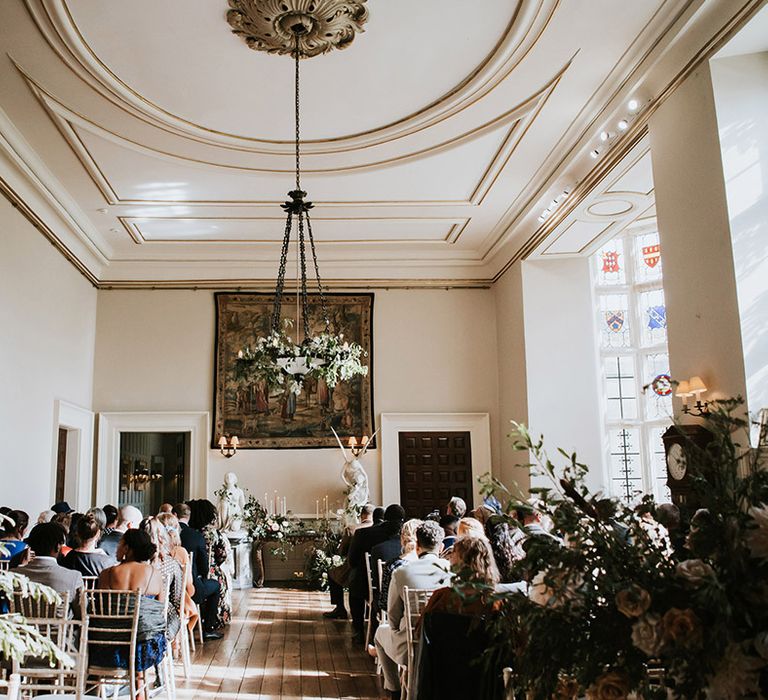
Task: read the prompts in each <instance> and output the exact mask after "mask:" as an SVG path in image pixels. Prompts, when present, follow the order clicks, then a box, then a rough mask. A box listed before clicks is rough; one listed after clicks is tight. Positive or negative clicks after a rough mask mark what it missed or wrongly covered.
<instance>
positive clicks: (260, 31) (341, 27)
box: [227, 0, 368, 58]
mask: <svg viewBox="0 0 768 700" xmlns="http://www.w3.org/2000/svg"><path fill="white" fill-rule="evenodd" d="M365 2H366V0H356V1H355V0H229V6H230V7H231V8H232V9H231V10H229V11H228V12H227V22H229V24H230V26H231V27H232V32H233V33H235V34H237V35H238V36H241V37H242V38H243V40H244V41H245V43H246V44H248V46H249V47H250V48H252V49H254V50H255V51H266V52H268V53H279V54H292V53H293V52H294V51H295V41H296V40H295V34H294V30H293V27H294V26H295V25H297V24H300V25H302V26H303V27H304V32H303V34H301V36H300V37H299V49H300V51H301V55H302V57H306V58H311V57H312V56H319V55H320V54H323V53H328V52H329V51H332V50H333V49H345V48H346V47H347V46H349V45H350V44H351V43H352V40H353V39H354V38H355V32H362V31H364V30H363V25H364V24H365V23H366V22H367V21H368V8H367V7H366V6H365Z"/></svg>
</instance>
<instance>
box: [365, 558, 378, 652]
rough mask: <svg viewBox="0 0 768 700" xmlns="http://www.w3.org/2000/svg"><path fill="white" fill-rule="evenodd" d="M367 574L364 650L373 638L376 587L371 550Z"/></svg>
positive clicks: (366, 561) (366, 564) (366, 565)
mask: <svg viewBox="0 0 768 700" xmlns="http://www.w3.org/2000/svg"><path fill="white" fill-rule="evenodd" d="M365 575H366V578H367V580H368V598H367V599H366V601H365V607H364V608H363V622H364V623H365V638H364V639H363V651H366V650H367V649H368V642H369V640H370V639H371V629H372V627H373V610H374V597H375V595H376V589H375V588H374V586H373V580H372V577H371V555H370V553H369V552H366V553H365Z"/></svg>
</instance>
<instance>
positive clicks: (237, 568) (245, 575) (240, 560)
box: [227, 535, 253, 590]
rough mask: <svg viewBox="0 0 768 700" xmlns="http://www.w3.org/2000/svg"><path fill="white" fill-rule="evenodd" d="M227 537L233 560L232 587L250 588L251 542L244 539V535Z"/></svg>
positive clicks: (251, 581) (251, 575) (251, 570)
mask: <svg viewBox="0 0 768 700" xmlns="http://www.w3.org/2000/svg"><path fill="white" fill-rule="evenodd" d="M227 539H228V540H229V544H230V545H231V547H232V558H233V560H234V566H233V569H234V572H233V574H232V588H234V589H236V590H240V589H243V588H250V587H251V586H252V585H253V569H252V568H251V543H250V542H249V541H248V540H247V539H246V536H245V535H228V536H227Z"/></svg>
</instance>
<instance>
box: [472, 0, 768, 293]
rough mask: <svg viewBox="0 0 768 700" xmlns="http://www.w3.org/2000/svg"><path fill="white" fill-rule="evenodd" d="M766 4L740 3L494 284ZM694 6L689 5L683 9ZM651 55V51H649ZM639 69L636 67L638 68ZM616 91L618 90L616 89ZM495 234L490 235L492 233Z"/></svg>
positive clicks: (491, 254)
mask: <svg viewBox="0 0 768 700" xmlns="http://www.w3.org/2000/svg"><path fill="white" fill-rule="evenodd" d="M764 4H765V0H747V1H746V2H743V3H742V4H741V5H740V6H739V7H738V9H736V10H735V11H734V12H733V14H731V15H730V17H729V18H728V20H727V21H726V22H725V23H724V24H722V25H721V26H720V27H719V28H718V30H717V31H716V32H714V34H712V35H711V36H710V37H709V39H708V40H707V41H706V42H705V44H704V45H703V46H701V47H700V48H699V49H698V50H697V51H696V52H695V53H694V55H693V56H692V57H691V58H690V60H689V61H688V62H687V63H686V64H685V65H684V66H683V67H682V68H681V69H679V70H678V71H676V72H675V74H674V75H673V77H672V78H671V79H670V80H669V81H668V82H667V83H666V85H664V87H663V89H662V90H660V91H659V94H658V95H657V96H656V97H655V98H653V99H652V100H651V102H650V103H649V104H648V105H647V107H645V109H644V110H643V111H642V112H641V113H640V114H639V115H638V117H637V118H636V119H635V121H634V122H632V124H631V125H630V127H629V129H628V130H627V131H626V132H625V133H624V136H622V139H621V141H620V142H619V143H618V144H616V145H615V146H614V147H613V148H612V149H611V150H610V151H609V153H608V154H606V156H605V157H604V158H602V159H601V160H600V161H599V162H598V163H597V164H596V165H595V166H594V167H593V168H592V169H591V170H590V171H589V172H588V173H587V175H586V176H585V177H584V179H582V180H581V181H580V182H579V184H578V186H577V188H576V190H574V191H573V192H572V193H571V195H570V196H569V197H568V199H567V200H566V202H565V206H562V207H560V208H559V209H558V210H557V212H556V213H555V214H554V215H553V216H551V217H550V218H549V219H547V221H546V222H544V223H543V224H542V225H541V226H538V227H537V228H536V230H535V231H534V232H533V234H532V235H531V236H530V237H529V238H528V239H527V240H526V241H525V242H524V243H523V244H522V245H520V246H519V247H518V248H517V250H516V251H515V253H514V254H513V255H512V256H511V257H509V258H508V259H507V261H506V262H505V263H504V264H502V265H501V266H500V268H499V269H498V271H497V272H496V273H495V274H494V275H493V281H494V283H495V282H497V281H498V280H499V279H501V277H502V276H503V275H504V273H506V271H507V270H509V268H510V267H512V266H513V265H514V264H515V263H516V262H518V261H520V260H525V259H526V258H527V257H528V256H529V255H531V254H532V253H533V252H534V251H535V250H536V249H537V248H538V247H540V245H541V243H542V242H543V241H544V240H545V239H546V238H547V237H548V236H549V235H551V234H552V232H553V231H554V230H555V229H556V228H557V226H558V225H559V224H560V223H561V222H562V221H563V220H564V219H565V218H566V217H567V216H568V215H569V214H570V213H571V212H572V211H573V210H574V209H575V208H576V206H578V204H579V203H580V202H581V201H582V200H583V199H584V197H586V196H587V194H588V193H589V191H590V189H591V188H592V187H593V186H594V185H595V184H596V183H597V182H599V181H600V179H602V178H603V177H604V176H605V173H606V172H608V171H609V170H610V169H611V168H612V167H614V166H615V165H616V164H617V163H618V162H619V161H620V160H621V158H623V157H624V156H625V155H626V154H627V153H629V152H630V151H631V150H632V148H633V147H634V146H635V145H636V144H637V142H638V141H639V140H640V139H641V138H642V137H643V136H644V135H645V134H646V133H647V130H648V120H649V119H650V118H651V116H652V115H653V114H654V113H655V112H656V110H657V109H658V108H659V107H660V106H661V105H662V104H663V103H664V102H665V101H666V99H667V98H668V97H669V96H670V95H671V94H672V93H674V91H675V90H677V88H678V87H680V85H681V84H682V83H683V82H684V81H685V80H686V78H688V76H690V75H691V74H692V73H693V72H694V71H695V70H696V69H697V68H698V66H699V65H700V64H701V63H703V62H704V61H707V60H709V59H710V58H711V57H712V56H713V55H714V54H715V53H717V51H719V50H720V48H722V46H723V45H725V44H726V43H727V42H728V41H729V40H730V39H731V38H732V37H733V36H734V35H735V34H736V33H737V32H738V31H739V30H740V29H741V28H742V27H743V26H744V25H745V24H746V23H747V22H748V21H749V20H750V19H751V18H752V17H753V16H754V14H755V13H756V12H758V11H759V10H760V8H761V7H762V6H763V5H764ZM691 5H693V3H689V4H688V5H687V6H686V9H687V8H688V7H689V6H691ZM649 53H650V51H649ZM638 68H639V66H638ZM628 82H629V78H627V79H626V80H625V81H623V82H622V84H621V86H620V87H624V86H625V85H626V84H627V83H628ZM618 89H619V88H617V90H618ZM597 121H598V119H597V116H596V117H595V119H593V120H592V122H591V123H590V125H589V127H588V128H592V127H594V125H595V124H596V123H597ZM586 131H587V129H585V130H584V132H582V134H581V136H580V138H579V139H578V144H580V143H581V141H582V139H583V138H584V136H585V133H586ZM578 144H577V145H576V146H573V147H572V148H571V149H570V150H569V152H568V153H566V154H564V155H563V156H562V158H561V159H560V160H559V161H558V163H557V164H556V166H555V167H554V168H553V169H552V170H551V171H550V175H549V177H548V178H546V179H545V182H548V181H549V179H550V177H552V176H553V173H554V172H556V171H557V170H558V169H559V168H560V167H561V166H562V164H563V162H565V160H566V158H567V156H568V155H569V154H571V155H572V154H573V153H574V152H575V149H576V148H577V147H578ZM539 196H540V190H537V191H536V192H534V193H532V194H531V195H530V196H529V198H528V200H527V201H526V206H528V207H530V206H531V204H532V202H534V201H535V200H536V198H537V197H539ZM521 210H522V211H524V210H526V207H525V206H524V207H522V208H521ZM514 223H515V219H513V220H512V221H511V222H507V223H505V224H504V227H503V230H502V231H501V233H499V234H498V236H497V239H496V241H495V242H494V243H493V245H492V246H491V247H490V248H489V249H488V251H487V253H486V254H485V256H484V259H486V260H489V261H490V260H492V259H493V257H494V256H495V255H496V254H497V253H498V252H499V251H500V247H501V245H502V244H503V242H504V241H503V240H502V238H503V237H504V236H505V235H506V234H507V233H508V232H509V230H510V228H511V227H512V226H513V225H514ZM493 233H494V232H492V234H493Z"/></svg>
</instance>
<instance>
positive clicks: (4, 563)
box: [0, 559, 11, 571]
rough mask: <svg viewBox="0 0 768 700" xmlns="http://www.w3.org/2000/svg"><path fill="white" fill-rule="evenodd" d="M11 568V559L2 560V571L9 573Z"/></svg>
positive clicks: (0, 564)
mask: <svg viewBox="0 0 768 700" xmlns="http://www.w3.org/2000/svg"><path fill="white" fill-rule="evenodd" d="M10 568H11V560H10V559H0V571H9V570H10Z"/></svg>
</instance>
